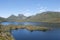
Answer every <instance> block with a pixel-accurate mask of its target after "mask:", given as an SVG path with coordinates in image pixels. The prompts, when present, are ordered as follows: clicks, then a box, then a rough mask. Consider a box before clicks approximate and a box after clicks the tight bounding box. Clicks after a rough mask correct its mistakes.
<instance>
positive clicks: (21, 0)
mask: <svg viewBox="0 0 60 40" xmlns="http://www.w3.org/2000/svg"><path fill="white" fill-rule="evenodd" d="M45 11H59V12H60V0H0V17H5V18H7V17H9V16H10V15H12V14H13V15H16V16H17V15H18V14H24V15H25V16H31V15H36V14H37V13H41V12H45Z"/></svg>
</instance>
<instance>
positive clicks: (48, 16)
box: [27, 11, 60, 22]
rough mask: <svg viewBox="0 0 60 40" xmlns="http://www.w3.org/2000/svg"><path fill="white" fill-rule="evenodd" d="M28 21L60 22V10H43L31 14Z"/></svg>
mask: <svg viewBox="0 0 60 40" xmlns="http://www.w3.org/2000/svg"><path fill="white" fill-rule="evenodd" d="M27 21H33V22H60V12H51V11H47V12H42V13H39V14H37V15H34V16H31V17H29V18H28V19H27Z"/></svg>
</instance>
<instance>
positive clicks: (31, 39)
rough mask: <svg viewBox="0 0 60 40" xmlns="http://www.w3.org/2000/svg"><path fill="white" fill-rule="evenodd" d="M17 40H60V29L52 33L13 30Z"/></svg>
mask: <svg viewBox="0 0 60 40" xmlns="http://www.w3.org/2000/svg"><path fill="white" fill-rule="evenodd" d="M11 34H12V35H13V37H14V38H15V40H60V29H54V30H51V31H45V32H43V31H32V32H31V31H29V30H26V29H18V30H12V32H11Z"/></svg>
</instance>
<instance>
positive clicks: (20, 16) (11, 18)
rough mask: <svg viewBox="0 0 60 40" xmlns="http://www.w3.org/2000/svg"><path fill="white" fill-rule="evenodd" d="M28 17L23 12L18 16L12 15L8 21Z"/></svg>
mask: <svg viewBox="0 0 60 40" xmlns="http://www.w3.org/2000/svg"><path fill="white" fill-rule="evenodd" d="M24 19H26V17H25V16H24V15H22V14H18V16H15V15H11V16H9V17H8V18H7V21H21V20H24Z"/></svg>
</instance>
